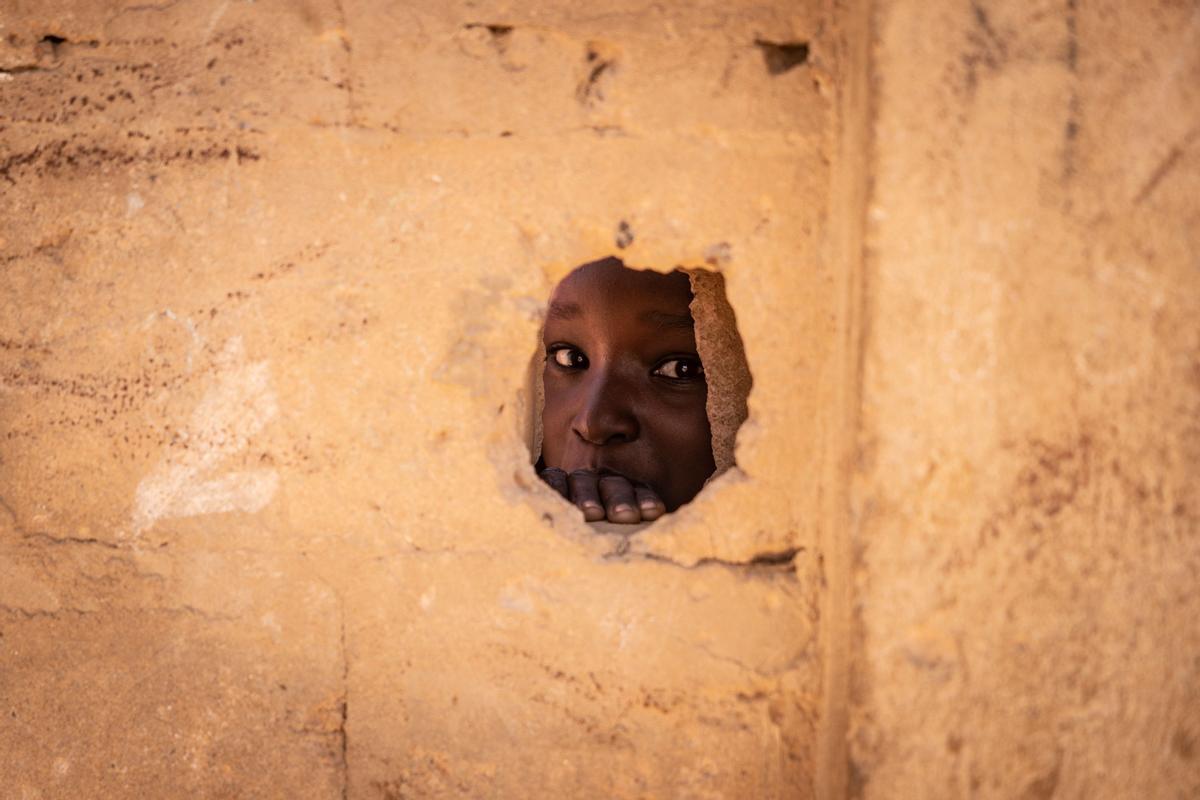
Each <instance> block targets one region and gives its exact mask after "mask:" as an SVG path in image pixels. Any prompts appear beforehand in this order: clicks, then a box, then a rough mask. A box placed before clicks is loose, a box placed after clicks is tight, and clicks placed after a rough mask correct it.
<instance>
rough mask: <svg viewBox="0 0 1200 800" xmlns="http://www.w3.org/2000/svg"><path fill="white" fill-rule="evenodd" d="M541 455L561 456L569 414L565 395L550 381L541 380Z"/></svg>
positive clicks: (569, 420)
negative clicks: (542, 404)
mask: <svg viewBox="0 0 1200 800" xmlns="http://www.w3.org/2000/svg"><path fill="white" fill-rule="evenodd" d="M542 386H543V397H544V401H545V405H544V406H543V407H542V455H543V456H544V457H545V458H547V459H557V458H558V456H559V455H560V454H561V451H562V447H563V442H564V436H565V434H566V433H567V432H569V430H570V422H571V412H570V407H569V401H568V396H567V393H566V392H564V391H563V390H562V389H561V388H556V387H555V386H554V383H553V381H552V380H547V379H546V378H543V383H542Z"/></svg>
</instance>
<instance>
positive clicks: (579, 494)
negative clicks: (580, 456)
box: [538, 467, 667, 523]
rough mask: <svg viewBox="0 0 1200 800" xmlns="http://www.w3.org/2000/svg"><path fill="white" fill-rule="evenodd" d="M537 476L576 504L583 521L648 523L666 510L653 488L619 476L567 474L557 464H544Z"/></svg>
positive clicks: (583, 471)
mask: <svg viewBox="0 0 1200 800" xmlns="http://www.w3.org/2000/svg"><path fill="white" fill-rule="evenodd" d="M538 477H540V478H541V479H542V480H543V481H545V482H546V483H548V484H550V485H551V486H552V487H554V490H555V491H556V492H558V493H559V494H561V495H562V496H563V497H564V498H566V499H567V500H569V501H570V502H572V503H574V504H575V505H576V506H578V507H579V510H580V511H582V512H583V518H584V520H586V521H587V522H599V521H600V520H602V519H607V520H608V521H609V522H623V523H635V522H649V521H651V520H655V519H658V518H659V517H661V516H662V515H663V514H665V513H666V512H667V506H666V504H665V503H663V501H662V500H661V499H660V498H659V496H658V495H657V494H656V493H655V491H654V490H653V489H651V488H650V487H649V486H642V485H640V484H637V483H634V482H633V481H631V480H629V479H628V478H626V477H624V476H622V475H607V474H606V475H601V474H599V473H598V472H596V471H595V470H591V469H577V470H575V471H574V472H571V473H569V474H568V473H567V472H565V471H563V470H561V469H559V468H558V467H547V468H546V469H543V470H542V471H541V472H540V473H538Z"/></svg>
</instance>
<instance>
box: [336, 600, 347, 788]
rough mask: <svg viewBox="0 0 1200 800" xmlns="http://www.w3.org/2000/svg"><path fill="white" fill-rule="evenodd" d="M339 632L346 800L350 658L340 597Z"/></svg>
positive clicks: (341, 731)
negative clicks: (347, 650)
mask: <svg viewBox="0 0 1200 800" xmlns="http://www.w3.org/2000/svg"><path fill="white" fill-rule="evenodd" d="M338 606H339V609H340V613H339V615H338V616H339V623H338V626H339V630H338V643H339V648H340V650H341V656H342V699H341V701H340V702H339V703H338V710H339V712H340V713H341V720H340V721H339V723H338V739H339V740H340V742H339V744H340V746H341V759H342V800H346V798H347V796H348V795H349V792H350V760H349V758H347V751H348V750H349V737H348V736H347V734H346V721H347V719H348V718H349V716H350V657H349V655H348V654H347V652H346V604H345V602H344V601H343V600H342V599H341V598H340V597H339V598H338Z"/></svg>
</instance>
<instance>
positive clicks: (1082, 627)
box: [851, 0, 1200, 798]
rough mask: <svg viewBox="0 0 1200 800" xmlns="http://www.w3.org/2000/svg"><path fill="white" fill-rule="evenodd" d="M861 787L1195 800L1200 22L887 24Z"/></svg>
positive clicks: (976, 12)
mask: <svg viewBox="0 0 1200 800" xmlns="http://www.w3.org/2000/svg"><path fill="white" fill-rule="evenodd" d="M873 23H874V24H873V29H874V40H875V47H874V50H873V53H872V55H873V65H872V70H871V74H872V75H873V77H874V81H875V82H874V95H873V98H872V99H873V104H874V108H873V115H872V116H873V120H874V121H873V123H872V126H871V133H872V138H873V156H872V165H873V166H872V170H871V177H872V180H873V192H872V196H871V199H870V202H869V205H868V222H867V237H866V244H867V256H866V268H865V272H864V281H863V293H864V298H865V308H866V311H865V317H866V319H867V320H868V324H867V328H868V332H867V334H866V339H865V342H866V344H865V348H864V369H863V376H864V377H863V389H862V406H861V407H862V417H861V426H860V437H861V458H860V464H861V467H860V470H859V474H858V476H857V478H856V482H855V490H854V503H853V506H852V519H853V527H852V530H853V531H854V533H853V536H854V540H855V545H856V551H857V553H858V557H857V561H856V570H855V594H856V599H855V607H856V609H857V612H858V615H859V618H860V622H861V626H860V630H859V632H860V634H861V637H862V638H861V639H860V640H859V641H858V642H857V643H856V646H855V656H854V658H855V661H856V664H857V669H856V671H855V683H854V687H853V692H854V710H853V714H852V726H851V735H852V743H853V744H852V758H853V774H852V775H851V780H852V787H851V788H852V790H854V792H855V793H856V794H859V795H861V796H863V797H871V798H884V797H981V798H983V797H987V798H1000V797H1005V798H1010V797H1026V798H1050V797H1105V798H1117V797H1163V798H1166V797H1194V796H1196V795H1197V794H1198V793H1200V761H1198V759H1200V756H1198V755H1197V742H1200V629H1198V628H1197V626H1196V619H1197V616H1198V615H1200V596H1198V595H1197V592H1196V587H1197V585H1198V581H1197V579H1198V578H1200V523H1198V519H1200V427H1198V425H1200V269H1198V267H1200V260H1198V258H1200V256H1198V254H1200V203H1198V200H1197V198H1200V140H1198V138H1197V137H1198V132H1200V7H1197V5H1196V4H1195V3H1167V2H1162V3H1091V2H1064V3H1055V4H1046V3H1022V2H986V3H985V2H949V3H924V2H915V1H914V2H908V1H907V0H893V1H890V2H881V3H877V4H875V8H874V19H873Z"/></svg>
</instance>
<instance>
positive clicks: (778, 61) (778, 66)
mask: <svg viewBox="0 0 1200 800" xmlns="http://www.w3.org/2000/svg"><path fill="white" fill-rule="evenodd" d="M754 46H755V47H757V48H758V49H759V50H760V51H761V52H762V55H763V63H764V64H766V66H767V72H768V73H770V74H771V75H782V74H784V73H785V72H788V71H789V70H792V69H795V68H796V67H798V66H800V65H801V64H803V63H804V62H805V61H808V42H771V41H768V40H766V39H755V40H754Z"/></svg>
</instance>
